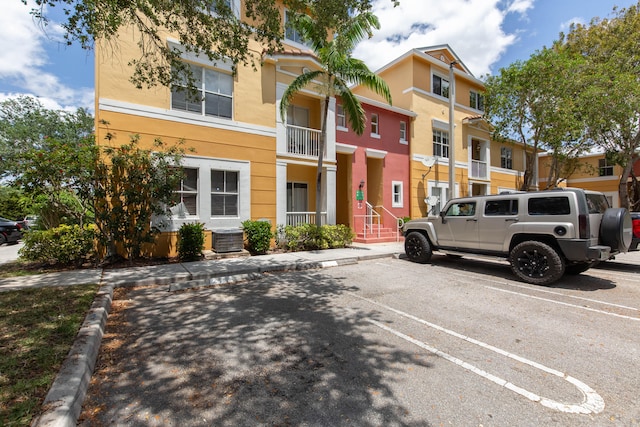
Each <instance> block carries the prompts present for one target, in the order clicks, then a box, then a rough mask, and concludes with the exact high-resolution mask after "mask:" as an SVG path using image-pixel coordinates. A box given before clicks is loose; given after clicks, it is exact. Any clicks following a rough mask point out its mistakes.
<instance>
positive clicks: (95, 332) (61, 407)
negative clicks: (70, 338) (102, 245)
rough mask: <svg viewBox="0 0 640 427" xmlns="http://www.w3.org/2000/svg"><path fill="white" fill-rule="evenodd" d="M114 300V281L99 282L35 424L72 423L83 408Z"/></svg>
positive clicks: (56, 425)
mask: <svg viewBox="0 0 640 427" xmlns="http://www.w3.org/2000/svg"><path fill="white" fill-rule="evenodd" d="M112 300H113V285H112V284H106V285H102V286H101V287H100V289H99V290H98V293H97V294H96V299H95V300H94V301H93V304H92V305H91V308H90V309H89V313H88V314H87V316H86V317H85V320H84V322H83V324H82V326H81V327H80V330H79V331H78V335H77V337H76V340H75V341H74V343H73V346H71V350H69V354H68V355H67V357H66V358H65V360H64V362H63V364H62V368H60V372H58V375H57V376H56V379H55V381H54V382H53V384H52V385H51V389H49V393H47V397H46V398H45V400H44V403H43V410H44V411H43V413H42V414H41V415H40V416H39V417H38V418H36V419H35V420H34V421H33V422H32V423H31V425H32V426H34V427H44V426H46V427H73V426H75V425H76V423H77V420H78V417H79V416H80V412H81V409H82V402H83V401H84V398H85V395H86V394H87V389H88V388H89V381H90V380H91V374H92V373H93V368H94V367H95V364H96V360H97V359H98V352H99V350H100V342H101V341H102V336H103V335H104V330H105V326H106V324H107V317H108V315H109V310H110V309H111V301H112Z"/></svg>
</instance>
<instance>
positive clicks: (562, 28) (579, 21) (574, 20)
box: [560, 17, 586, 32]
mask: <svg viewBox="0 0 640 427" xmlns="http://www.w3.org/2000/svg"><path fill="white" fill-rule="evenodd" d="M573 24H576V25H578V24H580V25H585V24H586V21H585V20H584V19H583V18H580V17H575V18H571V19H569V20H568V21H566V22H563V23H562V24H560V31H563V32H566V31H568V30H569V28H571V25H573Z"/></svg>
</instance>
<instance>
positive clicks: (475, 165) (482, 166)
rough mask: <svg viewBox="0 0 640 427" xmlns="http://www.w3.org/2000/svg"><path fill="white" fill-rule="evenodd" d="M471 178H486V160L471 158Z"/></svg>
mask: <svg viewBox="0 0 640 427" xmlns="http://www.w3.org/2000/svg"><path fill="white" fill-rule="evenodd" d="M470 177H471V178H478V179H487V178H488V175H487V162H482V161H480V160H471V176H470Z"/></svg>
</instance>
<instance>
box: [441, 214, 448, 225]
mask: <svg viewBox="0 0 640 427" xmlns="http://www.w3.org/2000/svg"><path fill="white" fill-rule="evenodd" d="M446 214H447V213H446V212H445V211H440V218H442V223H443V224H446V223H447V220H445V219H444V217H445V215H446Z"/></svg>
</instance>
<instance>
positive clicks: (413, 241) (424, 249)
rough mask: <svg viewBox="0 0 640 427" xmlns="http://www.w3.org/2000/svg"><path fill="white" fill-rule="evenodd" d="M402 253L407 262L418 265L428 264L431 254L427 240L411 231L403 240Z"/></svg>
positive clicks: (418, 233) (422, 235) (416, 232)
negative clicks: (407, 259)
mask: <svg viewBox="0 0 640 427" xmlns="http://www.w3.org/2000/svg"><path fill="white" fill-rule="evenodd" d="M404 251H405V253H406V254H407V258H409V260H411V261H413V262H417V263H420V264H425V263H427V262H429V260H430V259H431V255H432V254H433V251H432V250H431V244H430V243H429V239H427V236H425V235H424V234H422V233H420V232H418V231H412V232H411V233H409V234H408V235H407V236H406V237H405V238H404Z"/></svg>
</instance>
